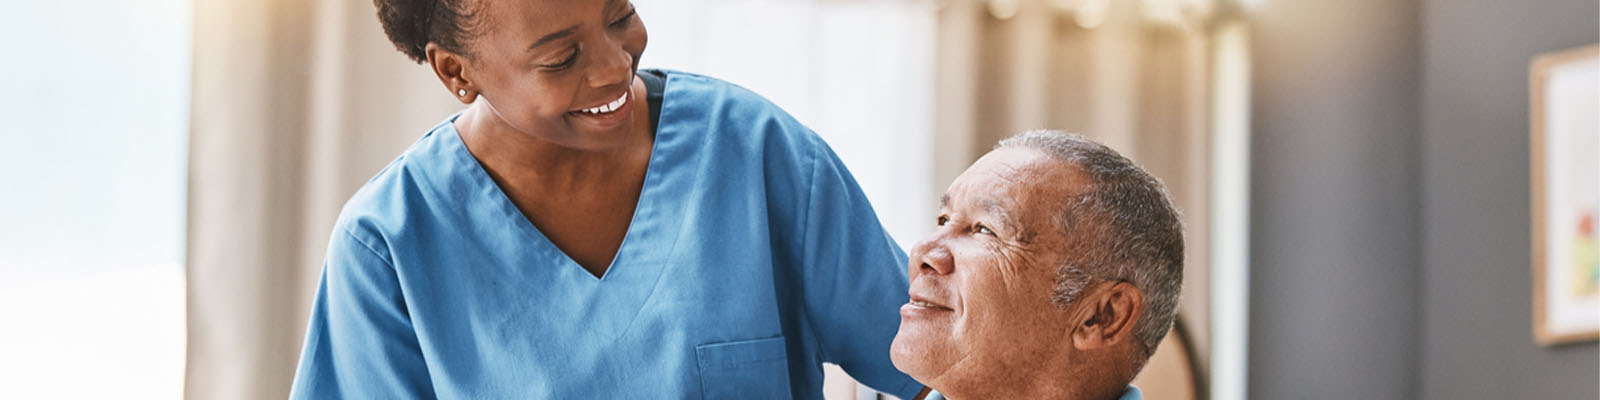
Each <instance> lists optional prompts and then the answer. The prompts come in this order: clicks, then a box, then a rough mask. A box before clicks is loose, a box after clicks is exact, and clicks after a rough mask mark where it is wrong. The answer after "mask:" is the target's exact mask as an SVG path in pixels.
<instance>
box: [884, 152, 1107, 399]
mask: <svg viewBox="0 0 1600 400" xmlns="http://www.w3.org/2000/svg"><path fill="white" fill-rule="evenodd" d="M1084 182H1086V177H1084V176H1083V175H1082V174H1081V173H1080V172H1079V170H1078V169H1077V168H1073V167H1069V166H1068V165H1067V164H1065V163H1063V162H1061V161H1057V160H1054V159H1051V158H1050V157H1048V156H1047V155H1045V154H1044V153H1041V152H1038V151H1036V150H1032V149H1025V148H1002V149H999V150H995V151H993V152H990V153H989V154H988V155H985V156H984V157H983V158H982V159H979V160H978V162H977V163H974V164H973V165H972V167H971V168H968V169H967V171H966V172H965V173H962V174H961V176H960V177H957V178H956V180H955V182H953V183H951V184H950V188H949V189H948V190H946V191H945V196H944V198H943V199H942V201H941V202H942V203H943V204H942V206H941V207H940V213H939V219H938V221H939V222H938V224H939V226H938V227H937V228H936V229H935V230H934V232H933V233H932V234H930V235H929V236H928V237H926V238H924V239H923V240H922V241H921V242H920V243H918V244H917V245H916V247H914V248H913V249H912V252H911V262H910V265H909V267H910V276H911V289H910V294H911V302H910V303H908V304H906V305H904V306H902V307H901V308H900V332H899V334H898V335H896V336H895V338H894V344H893V346H892V347H891V350H890V352H891V355H892V358H893V360H894V365H895V366H896V367H898V368H899V369H900V370H901V371H905V372H906V373H907V374H909V375H911V377H913V378H916V379H917V380H918V381H920V382H922V383H924V384H927V385H929V386H932V387H946V386H951V385H963V384H964V383H970V382H985V383H987V384H993V383H998V382H1005V381H1006V380H1007V379H1017V377H1016V376H1015V374H1014V373H1015V372H1017V371H1025V368H1029V367H1030V366H1033V365H1039V364H1041V363H1042V361H1043V360H1045V359H1047V358H1057V357H1061V356H1062V355H1064V354H1066V353H1065V352H1067V351H1070V350H1069V348H1070V347H1071V343H1070V337H1069V335H1070V334H1071V325H1072V324H1071V323H1070V322H1068V318H1067V312H1066V311H1064V310H1061V309H1060V308H1058V307H1057V306H1056V305H1055V304H1053V302H1052V300H1051V297H1052V294H1053V288H1054V285H1055V275H1056V271H1057V269H1058V268H1059V267H1060V266H1061V264H1062V261H1063V260H1064V259H1065V258H1064V257H1063V256H1064V254H1062V253H1063V252H1064V251H1065V249H1066V248H1067V243H1066V242H1065V240H1066V238H1064V237H1063V235H1062V233H1061V229H1060V228H1059V227H1058V225H1057V224H1056V222H1055V218H1056V217H1057V211H1058V210H1059V207H1061V204H1063V203H1064V202H1065V200H1066V199H1068V198H1069V197H1071V196H1074V195H1076V194H1078V193H1079V192H1080V191H1081V190H1082V189H1083V188H1084ZM1008 374H1012V376H1006V375H1008Z"/></svg>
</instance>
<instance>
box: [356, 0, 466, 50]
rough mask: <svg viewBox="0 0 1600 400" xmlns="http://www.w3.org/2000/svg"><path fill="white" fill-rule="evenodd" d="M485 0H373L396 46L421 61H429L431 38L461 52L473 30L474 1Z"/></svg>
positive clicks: (386, 30)
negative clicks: (428, 49) (428, 51)
mask: <svg viewBox="0 0 1600 400" xmlns="http://www.w3.org/2000/svg"><path fill="white" fill-rule="evenodd" d="M477 1H482V0H372V4H373V5H376V6H378V22H381V23H383V33H384V34H386V35H388V36H389V42H391V43H394V47H395V48H396V49H400V52H401V53H406V56H407V57H411V60H413V61H416V62H417V63H418V64H421V63H424V62H427V61H428V53H427V51H426V49H427V48H428V42H433V43H438V44H439V47H442V48H444V49H445V50H449V51H452V52H455V53H458V54H467V53H466V52H465V51H464V50H465V49H466V47H465V46H463V44H464V43H465V42H466V40H467V38H468V37H469V36H470V34H471V32H472V29H471V28H472V27H471V26H470V24H471V22H472V21H471V20H472V17H473V14H474V10H473V8H472V6H473V5H472V4H468V3H473V2H477Z"/></svg>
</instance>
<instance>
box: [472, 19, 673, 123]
mask: <svg viewBox="0 0 1600 400" xmlns="http://www.w3.org/2000/svg"><path fill="white" fill-rule="evenodd" d="M477 1H479V2H480V3H479V4H478V6H479V7H476V10H477V12H478V14H477V15H474V16H472V17H470V18H468V19H469V20H470V22H469V23H471V24H473V25H472V26H470V27H469V28H468V31H470V32H472V33H473V34H474V35H473V36H470V37H469V39H468V40H467V41H466V46H467V47H468V49H469V50H468V52H469V53H470V54H471V56H468V57H465V61H464V63H463V64H464V65H463V66H462V71H461V77H462V79H465V80H466V81H467V82H470V83H471V85H472V87H473V89H474V90H475V91H476V92H478V93H479V94H480V96H482V99H480V100H479V101H482V102H484V103H485V104H484V105H486V106H487V107H488V108H489V109H490V110H491V111H493V113H494V114H495V115H496V116H498V117H499V119H500V120H501V121H504V123H505V124H506V125H507V126H509V127H511V128H513V129H514V130H515V131H517V132H521V133H523V134H527V135H531V136H533V137H535V138H538V139H541V140H544V141H547V142H551V143H554V144H557V145H560V146H563V147H568V148H574V149H580V150H591V151H600V150H609V149H614V148H617V147H619V146H621V144H622V143H624V140H623V139H624V138H626V137H627V134H628V133H629V132H632V129H635V128H636V125H635V124H636V123H639V122H647V121H634V120H635V119H641V118H636V117H635V115H636V114H635V113H634V112H632V111H633V110H635V107H636V106H644V104H642V103H643V100H644V99H645V96H644V93H642V90H635V89H634V87H635V85H634V84H633V81H634V74H635V72H636V70H637V69H638V67H639V56H640V55H641V54H643V53H644V47H645V43H646V42H647V41H648V40H649V39H648V35H647V34H646V33H645V29H644V23H643V22H641V21H640V20H639V17H638V15H636V14H635V13H634V9H633V4H632V3H631V2H629V1H627V0H477ZM639 86H640V87H641V88H642V85H639ZM636 91H637V92H639V93H635V92H636Z"/></svg>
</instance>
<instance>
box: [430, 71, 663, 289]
mask: <svg viewBox="0 0 1600 400" xmlns="http://www.w3.org/2000/svg"><path fill="white" fill-rule="evenodd" d="M669 78H670V76H669ZM669 81H670V79H669ZM670 86H671V85H670V84H668V85H666V87H670ZM663 91H666V89H665V88H664V89H663ZM647 95H648V94H647ZM668 99H670V96H665V93H663V96H662V100H661V101H662V106H661V115H660V116H658V117H665V116H666V114H667V113H668V112H669V110H671V109H672V107H668V106H667V104H666V103H667V102H668ZM460 116H461V113H460V112H458V113H456V114H455V115H452V116H450V118H449V119H448V120H446V121H445V122H444V123H442V124H441V126H440V129H439V131H437V132H436V133H435V134H440V135H442V137H439V138H438V140H439V141H440V144H441V145H442V148H441V149H439V150H440V151H441V152H442V153H443V154H441V155H443V156H445V157H449V158H452V159H454V161H455V162H453V163H452V164H454V165H456V166H458V167H459V168H461V169H463V170H462V171H456V173H454V174H449V175H452V177H451V178H450V179H461V180H465V182H458V183H465V184H467V186H469V187H471V188H472V189H475V190H470V191H471V192H473V193H474V194H475V195H480V196H483V197H480V198H477V199H473V200H471V201H469V202H468V203H469V204H486V205H490V206H492V207H494V208H496V209H497V212H496V214H499V217H500V219H502V220H504V221H506V223H507V224H509V225H512V226H510V227H509V229H511V230H514V231H517V232H518V233H519V234H521V235H522V236H524V238H525V239H526V240H527V241H528V243H529V244H530V245H531V246H533V247H534V250H537V252H538V253H540V254H541V255H542V258H544V259H545V260H547V261H549V262H550V263H551V264H554V265H552V266H551V267H553V268H559V269H561V271H557V272H558V274H557V275H562V276H570V275H573V274H574V273H576V275H579V276H581V277H583V278H588V279H582V280H583V281H587V282H592V283H604V282H608V281H615V280H619V279H621V276H622V275H630V276H633V277H636V278H645V279H647V280H651V281H653V280H654V279H653V278H652V277H646V276H642V275H643V274H649V273H651V272H654V273H659V272H660V269H661V268H660V265H659V263H650V262H645V261H647V258H658V259H659V260H661V261H665V260H666V259H667V258H670V255H668V254H650V252H647V251H644V249H642V248H641V243H640V242H656V243H661V242H660V241H663V240H664V241H667V242H669V246H667V247H664V248H659V249H672V248H674V247H672V246H670V244H671V243H673V242H676V241H677V233H678V230H677V229H672V228H671V227H673V226H676V225H679V224H678V218H680V217H681V216H682V215H683V213H682V212H681V208H682V206H683V204H682V201H681V200H679V199H676V198H674V196H672V195H671V193H667V192H668V189H667V188H666V186H670V185H664V184H663V182H662V181H663V180H664V179H667V177H666V176H664V175H667V174H670V171H666V169H670V168H671V167H670V164H671V163H673V161H672V160H676V159H679V158H681V156H679V155H677V154H676V152H677V151H679V150H678V147H681V146H679V143H678V142H680V141H679V140H675V139H677V136H678V135H676V133H677V132H676V130H677V129H673V127H672V126H667V125H666V124H664V123H663V124H659V125H658V126H656V127H655V128H656V132H655V136H654V138H653V140H652V143H651V148H650V160H649V161H648V162H647V163H646V166H645V177H644V183H643V185H641V187H640V190H639V200H638V201H637V202H636V203H635V204H634V209H633V217H632V219H631V220H630V221H629V222H628V230H627V233H626V234H624V236H623V239H622V244H621V245H620V246H618V247H617V251H616V253H615V254H613V255H612V257H611V263H610V264H609V265H607V266H606V270H605V272H603V273H601V275H600V276H595V275H594V274H593V273H590V272H589V270H588V269H586V268H584V267H583V265H581V264H578V262H577V261H575V260H573V259H572V257H571V256H569V255H567V253H566V252H565V251H562V250H561V249H560V248H559V247H557V246H556V245H555V242H552V241H551V240H550V239H549V237H547V236H545V235H544V232H542V231H540V230H539V228H538V227H537V226H534V225H533V221H531V220H529V219H528V217H527V216H526V215H524V214H523V213H522V211H521V210H519V209H517V207H516V204H515V203H513V202H512V201H511V198H510V196H508V195H506V193H505V191H504V190H503V189H501V188H500V185H499V184H496V183H495V182H494V179H492V178H490V177H489V173H488V171H486V170H485V169H484V168H483V164H482V163H480V162H479V161H478V159H477V158H476V157H474V156H473V155H472V152H471V151H469V150H468V149H467V146H466V143H465V142H464V141H463V139H462V138H461V133H460V132H459V131H457V130H456V127H455V120H456V118H459V117H460ZM660 120H663V121H664V120H666V118H660ZM647 247H654V246H647ZM631 264H657V265H654V266H649V265H637V266H630V265H631ZM637 268H647V269H649V270H651V271H633V270H634V269H637ZM628 280H632V279H628Z"/></svg>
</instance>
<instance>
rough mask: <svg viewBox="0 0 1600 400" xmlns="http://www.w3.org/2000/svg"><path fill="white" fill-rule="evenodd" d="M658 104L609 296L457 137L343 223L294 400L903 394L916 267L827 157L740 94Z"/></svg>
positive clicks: (418, 146) (445, 126)
mask: <svg viewBox="0 0 1600 400" xmlns="http://www.w3.org/2000/svg"><path fill="white" fill-rule="evenodd" d="M662 97H663V101H662V103H661V111H660V117H659V118H660V124H659V126H658V127H657V131H656V136H655V144H654V146H655V147H654V149H653V150H652V153H651V157H650V164H649V167H648V170H647V172H646V175H645V181H644V187H643V190H642V192H641V193H640V194H639V203H638V206H637V209H636V211H634V215H633V222H632V224H631V225H630V226H629V227H628V233H627V236H626V238H625V239H624V241H623V243H622V247H621V249H619V250H618V252H617V255H616V259H615V260H614V261H613V262H612V264H611V267H610V268H609V269H607V270H606V272H605V275H604V276H603V277H601V278H596V277H595V276H594V275H591V274H590V273H589V272H588V271H586V270H584V269H583V267H581V266H579V265H578V264H577V263H575V262H573V261H572V260H571V259H570V258H568V257H567V256H566V255H565V254H564V253H562V252H561V251H560V250H559V249H557V248H556V247H555V245H553V244H552V243H551V242H550V241H549V240H547V239H546V238H545V237H544V236H543V235H542V234H541V233H540V232H539V230H538V229H537V228H536V227H534V226H533V224H532V223H530V222H529V221H528V219H527V218H525V217H524V216H523V215H522V213H521V212H519V211H518V210H517V208H516V207H515V206H514V205H512V203H511V202H510V200H509V199H508V198H507V197H506V196H505V194H504V193H502V192H501V191H500V188H499V187H498V186H497V185H496V184H495V183H494V182H493V181H492V180H491V179H490V178H489V176H488V174H487V173H485V172H484V170H483V168H482V167H481V166H480V165H479V164H478V161H477V160H476V159H475V158H473V156H472V155H471V154H470V153H469V152H468V151H467V149H466V147H465V146H464V145H463V144H462V142H461V138H460V136H459V135H458V134H457V133H456V130H455V127H454V125H453V124H452V123H451V121H448V120H447V121H445V122H443V123H440V124H439V125H438V126H436V127H434V128H433V130H432V131H429V132H428V133H427V134H426V135H424V136H423V137H422V138H421V139H420V140H418V141H417V142H416V143H415V144H413V145H412V146H411V148H409V149H407V150H406V151H405V153H403V154H402V155H401V156H400V157H399V158H398V159H396V160H395V161H394V162H393V163H391V164H389V166H388V167H385V168H384V169H383V171H381V172H379V173H378V175H377V176H376V177H374V178H373V179H372V180H371V181H369V182H367V184H366V185H365V186H363V187H362V188H361V190H359V191H358V192H357V193H356V194H355V195H354V197H352V198H351V199H350V201H349V203H347V204H346V205H345V208H344V210H343V212H342V213H340V215H339V220H338V223H337V224H336V225H335V227H334V232H333V236H332V239H331V241H330V243H329V248H328V254H327V259H326V261H325V262H324V265H323V270H322V280H321V283H320V285H319V286H318V289H317V297H316V301H315V304H314V306H313V309H312V313H311V321H310V326H309V329H308V333H307V334H306V342H305V347H304V349H303V351H302V353H301V356H300V366H299V370H298V371H297V372H296V374H295V382H294V387H293V389H292V394H291V397H292V398H297V399H300V398H348V399H399V398H433V397H438V398H468V399H493V398H518V399H528V398H550V399H623V398H628V399H640V398H649V399H658V398H685V399H695V398H706V399H733V398H737V399H779V398H791V397H792V398H800V399H820V398H822V366H821V363H823V362H830V363H834V364H838V365H840V366H842V367H843V368H844V369H845V371H847V372H849V373H850V375H851V376H853V377H855V378H856V379H857V380H860V381H862V382H863V383H866V384H868V385H869V386H872V387H873V388H876V389H878V390H881V391H884V392H887V393H891V394H894V395H896V396H900V397H901V398H906V399H910V398H912V397H914V396H915V395H916V394H917V392H918V391H919V390H921V389H922V385H920V384H918V383H916V382H915V381H913V380H911V379H910V378H909V377H907V376H905V375H903V374H901V373H900V372H899V371H897V370H895V368H894V366H893V365H891V364H890V361H889V342H890V341H891V340H892V339H893V338H894V335H895V332H896V330H897V328H898V326H899V323H900V318H899V314H898V309H899V306H900V305H901V304H904V303H905V302H906V301H907V294H906V287H907V280H906V270H905V265H906V257H905V254H904V253H903V252H902V251H901V250H900V248H899V247H898V246H897V245H896V244H895V242H894V241H893V240H891V239H890V237H889V235H888V234H887V233H886V232H885V231H884V229H883V227H882V226H880V225H879V223H878V218H877V217H876V216H875V215H874V214H873V211H872V207H871V206H870V205H869V204H867V199H866V197H865V196H864V195H863V194H862V193H861V189H860V188H859V187H857V185H856V182H855V180H854V179H853V178H851V176H850V173H849V172H848V171H846V170H845V166H844V164H843V163H841V162H840V161H839V158H838V157H837V156H836V155H834V153H833V151H832V150H830V149H829V148H828V146H827V145H826V144H825V143H824V142H823V141H822V139H821V138H819V137H818V136H817V135H816V134H815V133H813V132H811V131H810V130H809V129H808V128H806V127H805V126H803V125H801V124H800V123H799V122H797V121H795V119H794V118H793V117H790V116H789V115H788V114H786V113H784V112H783V110H781V109H779V108H778V107H776V106H774V105H773V104H771V103H769V102H767V101H766V100H765V99H762V98H761V97H760V96H758V95H756V94H754V93H752V92H750V91H748V90H745V89H743V88H740V87H737V86H734V85H731V84H728V83H725V82H722V81H718V80H715V79H711V78H707V77H703V76H697V75H692V74H686V73H680V72H670V73H668V79H667V83H666V88H665V93H664V95H663V96H662ZM453 119H454V117H452V118H451V120H453Z"/></svg>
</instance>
